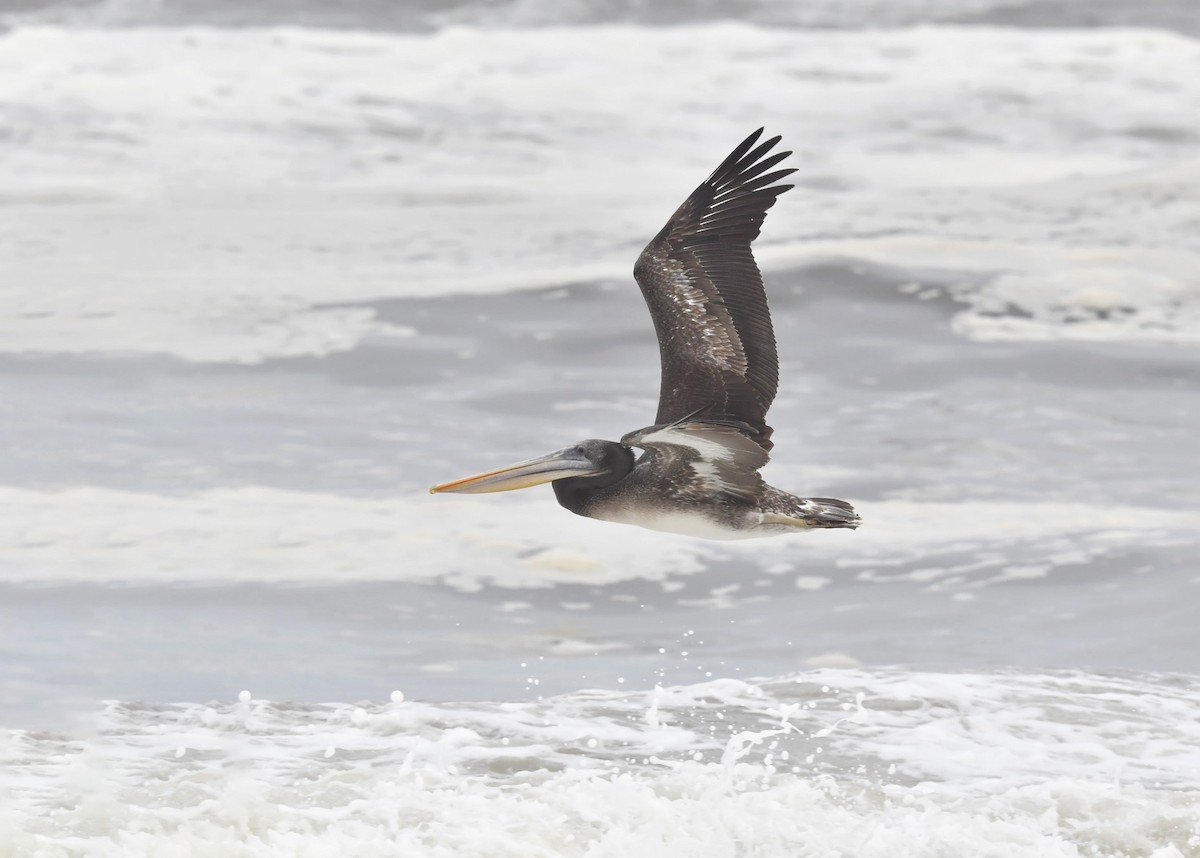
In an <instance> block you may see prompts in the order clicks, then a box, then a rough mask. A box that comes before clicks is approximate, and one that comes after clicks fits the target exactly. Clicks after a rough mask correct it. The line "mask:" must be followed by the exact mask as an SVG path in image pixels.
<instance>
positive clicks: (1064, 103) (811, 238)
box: [0, 24, 1200, 362]
mask: <svg viewBox="0 0 1200 858" xmlns="http://www.w3.org/2000/svg"><path fill="white" fill-rule="evenodd" d="M631 58H632V59H631ZM263 69H271V70H272V71H271V73H270V74H264V73H263V72H262V70H263ZM681 69H686V70H687V73H686V74H681V73H680V70H681ZM947 70H953V73H947ZM597 80H603V81H604V84H605V85H604V86H603V87H600V88H597V87H595V86H594V85H593V84H594V82H595V81H597ZM0 104H2V105H4V107H3V119H4V123H5V127H6V128H7V129H8V135H9V139H10V140H19V141H22V144H21V145H16V146H14V145H10V146H7V147H5V148H3V149H0V175H2V176H3V179H0V200H3V201H4V205H2V206H0V240H2V241H3V242H4V244H5V247H6V258H5V260H4V266H5V271H4V281H5V289H3V290H0V319H6V320H8V321H6V322H5V323H4V324H3V327H2V328H0V348H3V349H5V350H8V351H24V350H59V351H104V352H161V353H167V354H172V355H178V356H179V357H182V358H185V359H187V360H194V361H243V362H251V361H258V360H262V359H264V358H267V357H271V356H275V355H294V354H309V353H312V354H324V353H328V352H329V351H334V350H343V349H347V348H352V347H353V346H354V345H355V344H356V343H358V342H360V341H362V339H363V338H366V337H371V336H392V335H397V334H400V335H402V334H404V333H405V332H406V331H407V329H406V328H404V327H400V328H392V327H389V326H386V325H381V324H380V323H379V322H378V321H376V320H375V319H373V318H372V316H371V313H370V312H369V311H363V310H357V309H347V308H345V307H344V306H341V307H339V306H329V305H340V304H344V303H345V302H352V301H363V300H367V299H372V298H380V297H387V296H403V295H432V294H444V293H446V292H449V291H453V292H472V291H474V292H480V291H495V290H501V289H515V288H529V287H531V286H539V285H549V284H553V283H561V282H566V281H570V280H579V279H590V278H594V277H608V276H613V277H622V278H624V277H627V276H628V271H629V268H630V266H631V263H632V260H633V258H634V256H635V255H636V253H637V251H638V249H639V248H640V247H641V245H642V243H643V242H644V241H645V240H646V239H647V237H648V236H649V235H652V234H653V232H654V231H655V230H657V229H658V228H659V226H660V225H661V223H662V221H663V219H664V218H665V217H666V216H667V214H668V213H669V212H670V211H671V210H672V209H673V208H674V206H675V205H676V204H677V203H678V201H679V199H680V198H682V196H683V195H684V194H686V193H687V192H688V191H689V190H690V189H691V188H692V187H693V186H694V185H695V184H696V182H697V181H698V179H699V178H700V177H702V176H703V175H705V174H706V173H707V172H708V171H709V170H711V168H712V167H713V165H714V164H715V163H716V161H717V160H719V158H720V157H721V156H722V155H723V154H724V153H725V152H726V151H728V149H729V148H730V147H731V146H732V145H733V144H734V143H735V142H736V141H737V140H738V139H740V137H741V136H742V135H743V134H745V133H746V132H747V131H748V130H749V129H751V128H754V127H756V126H757V125H759V124H761V123H763V122H764V121H766V119H767V118H769V120H770V122H769V125H770V126H771V130H772V131H776V132H780V133H783V134H785V136H786V139H787V141H788V145H790V146H793V147H794V148H796V149H797V154H796V157H795V158H793V159H792V163H793V164H794V165H795V166H798V167H799V168H800V172H799V173H798V174H797V175H796V180H797V181H798V183H799V185H800V187H799V189H798V190H797V191H796V192H794V193H791V194H789V195H788V196H787V197H786V198H785V199H784V201H783V202H781V204H780V205H779V206H776V208H775V209H774V210H773V211H772V213H771V218H770V220H769V222H768V224H767V229H766V234H765V235H764V238H763V245H764V249H766V250H767V253H766V254H765V256H766V257H770V255H771V254H770V250H769V245H771V244H776V245H779V246H781V247H787V248H791V250H790V251H788V252H789V253H791V254H792V255H795V254H805V253H808V254H810V255H811V253H812V252H815V249H816V247H817V246H818V245H819V244H821V243H822V242H825V241H827V240H829V238H830V237H835V238H842V239H847V238H848V239H853V240H854V241H856V242H858V246H860V247H861V248H863V252H864V253H866V254H867V255H868V256H875V257H878V256H880V255H884V256H888V255H889V254H891V253H892V252H893V251H894V250H895V244H894V239H895V237H907V238H905V240H911V241H913V242H915V243H914V244H912V245H910V247H916V246H917V245H918V244H920V245H921V246H922V247H923V248H924V249H925V251H926V252H923V253H921V254H919V255H918V256H917V257H916V258H914V259H912V260H911V261H912V262H914V263H915V264H916V267H918V268H925V269H928V268H944V267H947V264H948V259H949V258H950V257H957V258H956V264H957V265H960V266H961V270H963V271H967V272H974V273H997V272H1004V273H1006V274H1007V275H1009V276H1008V277H1007V278H1000V279H997V280H994V281H992V284H991V285H989V286H987V287H985V290H984V292H983V293H981V296H980V297H979V298H978V299H975V298H972V297H970V296H968V301H970V302H971V308H970V309H969V310H968V312H967V315H966V316H964V318H963V319H962V320H961V322H960V325H959V330H960V331H962V332H963V333H966V334H968V335H971V336H978V337H981V338H996V337H1001V336H1003V337H1026V338H1028V337H1032V338H1044V337H1050V336H1066V337H1076V336H1078V337H1087V338H1097V337H1106V338H1122V339H1146V338H1148V339H1174V340H1180V341H1188V342H1193V341H1195V339H1196V338H1197V336H1198V335H1197V333H1196V331H1197V329H1198V327H1200V326H1198V325H1197V320H1196V317H1195V311H1194V307H1195V305H1196V304H1197V303H1198V295H1197V289H1200V287H1197V285H1196V283H1197V281H1198V280H1200V278H1198V277H1197V272H1198V271H1200V252H1198V251H1197V249H1196V247H1197V245H1196V242H1195V236H1194V224H1195V220H1196V217H1197V213H1198V212H1200V178H1198V177H1200V169H1197V166H1198V164H1200V152H1198V149H1200V141H1198V138H1197V134H1196V131H1195V128H1194V127H1193V126H1194V123H1193V122H1192V117H1194V116H1196V115H1197V114H1200V45H1198V44H1197V43H1196V41H1195V40H1192V39H1188V38H1186V37H1183V36H1179V35H1173V34H1169V33H1165V32H1151V31H1138V30H1128V29H1104V30H1089V31H1078V32H1072V31H1041V32H1038V31H1029V30H1024V31H1007V30H1002V29H993V28H937V27H933V28H929V27H923V28H915V29H909V30H896V31H869V32H830V31H820V32H806V31H800V30H787V29H773V28H767V27H753V26H742V25H733V24H710V25H704V26H681V27H673V28H663V29H639V28H636V27H623V26H609V27H578V28H571V27H565V28H557V29H536V30H520V29H514V30H504V31H488V30H473V29H462V28H448V29H444V30H440V31H437V32H435V33H430V34H366V33H354V32H345V31H341V32H332V31H329V32H326V31H319V30H300V29H272V30H254V29H246V30H236V31H228V30H227V31H220V30H209V29H204V28H191V29H168V28H151V27H148V28H137V29H125V30H93V31H88V30H70V29H65V28H54V27H18V28H16V29H14V30H12V31H10V32H7V33H5V34H4V36H3V38H2V39H0ZM731 105H734V107H732V108H731ZM876 238H878V242H876ZM844 246H846V247H849V246H850V245H844ZM973 250H978V251H980V252H979V253H978V254H976V253H973V252H966V251H973ZM1078 254H1090V255H1092V256H1093V257H1094V258H1093V260H1092V261H1091V262H1087V263H1081V262H1080V261H1079V260H1078V259H1075V258H1074V257H1075V256H1077V255H1078ZM891 258H892V259H893V260H894V259H895V257H894V256H892V257H891ZM979 279H980V278H978V277H976V278H973V279H972V282H978V281H979ZM1114 284H1115V285H1114ZM1098 290H1103V294H1101V292H1100V291H1098ZM1114 301H1119V302H1120V307H1122V308H1124V307H1127V306H1131V307H1132V313H1130V312H1126V311H1125V310H1120V312H1117V313H1115V314H1112V313H1108V314H1105V313H1098V312H1096V309H1097V307H1103V308H1106V307H1109V306H1110V305H1111V304H1112V302H1114ZM1130 301H1132V302H1133V303H1132V304H1130V303H1129V302H1130ZM997 304H1001V305H1004V306H1008V305H1009V304H1011V305H1013V307H1014V308H1015V310H1016V311H1017V312H1015V313H1012V314H1010V315H1017V316H1022V315H1024V316H1028V317H1030V318H1029V319H1024V318H1023V319H1020V320H1018V321H1015V322H1014V321H1012V320H1010V319H1007V318H1005V319H999V320H995V319H994V318H993V317H992V315H990V313H989V312H988V308H993V307H995V306H996V305H997ZM1064 308H1065V309H1064ZM1077 310H1082V311H1083V313H1084V317H1083V318H1082V319H1081V320H1080V319H1077V318H1076V315H1077V313H1076V311H1077Z"/></svg>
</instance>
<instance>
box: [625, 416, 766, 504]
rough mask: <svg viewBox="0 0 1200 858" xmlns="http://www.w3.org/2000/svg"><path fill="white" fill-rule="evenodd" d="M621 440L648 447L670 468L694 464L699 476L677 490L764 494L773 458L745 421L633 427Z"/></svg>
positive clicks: (743, 495) (748, 496) (750, 497)
mask: <svg viewBox="0 0 1200 858" xmlns="http://www.w3.org/2000/svg"><path fill="white" fill-rule="evenodd" d="M621 443H622V444H626V445H628V446H630V447H640V448H642V449H643V450H645V451H646V455H647V456H650V457H652V458H654V459H656V460H657V463H658V464H659V466H660V467H661V468H662V469H663V470H664V471H670V470H671V466H672V465H673V464H674V463H676V462H685V463H687V464H688V465H690V466H691V470H692V474H693V475H694V479H692V480H689V481H687V482H685V483H682V484H678V485H676V486H675V489H676V491H679V492H683V493H687V492H695V493H696V496H697V497H698V498H713V497H717V496H719V495H721V494H727V495H733V496H735V497H739V498H742V499H744V500H749V501H754V500H757V499H758V498H759V497H760V496H761V494H762V489H763V481H762V477H760V476H759V474H758V470H759V468H761V467H762V466H763V465H765V464H766V463H767V459H768V454H767V451H766V450H765V449H763V447H762V445H761V444H760V443H758V442H757V441H756V440H754V439H753V438H752V437H750V436H749V435H747V434H746V432H745V431H744V430H743V429H742V428H740V427H739V426H733V425H727V424H723V423H709V422H700V421H692V422H683V423H674V424H671V425H669V426H650V427H647V428H645V429H639V430H638V431H636V432H630V433H629V434H628V435H626V436H625V437H624V438H622V439H621Z"/></svg>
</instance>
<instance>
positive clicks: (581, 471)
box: [429, 447, 601, 495]
mask: <svg viewBox="0 0 1200 858" xmlns="http://www.w3.org/2000/svg"><path fill="white" fill-rule="evenodd" d="M600 472H601V469H600V468H598V467H596V465H595V463H594V462H592V461H591V460H589V459H588V458H586V457H585V456H584V455H583V451H582V450H580V449H579V448H578V447H567V448H566V449H563V450H558V451H557V452H554V453H550V454H549V455H547V456H539V457H538V458H536V459H530V460H529V461H527V462H518V463H517V464H515V465H509V466H508V467H507V468H500V469H499V470H498V471H488V472H487V473H485V474H478V475H476V476H474V477H466V478H464V479H461V480H454V481H453V482H450V483H442V484H441V485H440V486H434V487H433V488H431V489H430V490H429V491H430V493H431V494H437V493H438V492H458V493H460V494H476V495H478V494H484V493H486V492H507V491H512V490H513V489H527V488H529V487H530V486H540V485H541V484H542V483H549V482H552V481H553V480H561V479H563V478H564V477H587V476H592V475H595V474H598V473H600Z"/></svg>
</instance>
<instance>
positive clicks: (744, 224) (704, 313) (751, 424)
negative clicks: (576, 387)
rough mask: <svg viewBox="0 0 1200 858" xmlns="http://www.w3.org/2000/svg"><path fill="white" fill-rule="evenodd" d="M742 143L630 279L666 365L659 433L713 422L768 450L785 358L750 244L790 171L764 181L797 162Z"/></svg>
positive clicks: (768, 145)
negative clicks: (738, 429) (690, 422)
mask: <svg viewBox="0 0 1200 858" xmlns="http://www.w3.org/2000/svg"><path fill="white" fill-rule="evenodd" d="M762 133H763V130H762V129H761V128H760V129H758V130H757V131H755V132H754V133H753V134H751V135H750V136H749V137H747V138H746V139H745V140H744V141H742V143H741V145H740V146H738V147H737V148H736V149H734V150H733V152H731V153H730V155H729V157H728V158H726V159H725V160H724V161H723V162H722V163H721V165H720V166H719V167H717V169H716V170H714V171H713V174H712V175H711V176H709V177H708V179H706V180H705V181H704V182H703V183H702V184H701V185H700V187H698V188H696V190H694V191H692V194H691V196H689V197H688V198H687V199H686V200H684V203H683V205H681V206H680V207H679V208H678V209H677V210H676V211H675V214H673V215H671V219H670V220H669V221H667V224H666V226H664V227H663V228H662V229H661V230H660V231H659V233H658V235H656V236H655V237H654V239H653V240H652V241H651V242H650V243H649V244H648V245H646V248H645V250H643V251H642V254H641V256H639V257H638V261H637V264H636V265H634V267H633V276H634V278H635V279H636V280H637V282H638V285H639V286H640V287H641V289H642V295H644V296H645V298H646V304H647V305H649V307H650V316H651V318H653V319H654V329H655V331H656V332H657V334H658V347H659V352H660V356H661V359H662V383H661V387H660V390H659V397H658V415H657V416H656V417H655V422H656V423H658V424H660V425H661V424H668V423H675V422H677V421H680V420H685V419H690V418H696V417H699V418H702V419H703V418H711V419H716V420H722V421H735V422H738V423H742V424H744V425H745V426H746V427H747V429H748V430H749V431H750V433H751V436H752V437H753V438H754V440H755V441H757V442H758V443H759V444H760V445H762V447H763V449H765V450H770V449H771V440H770V439H771V427H769V426H767V424H766V415H767V409H769V408H770V407H771V403H772V401H774V399H775V391H776V389H777V388H778V386H779V358H778V356H777V355H776V352H775V332H774V329H773V328H772V326H771V313H770V310H768V309H767V296H766V292H765V291H764V290H763V282H762V275H761V274H760V273H759V271H758V265H757V264H756V263H755V261H754V253H753V252H752V251H751V249H750V243H751V242H752V241H754V239H756V238H758V233H759V230H760V229H761V228H762V224H763V221H764V220H765V219H766V216H767V209H769V208H771V206H773V205H775V200H776V199H777V198H778V196H779V195H780V194H782V193H783V192H784V191H787V190H789V189H790V188H791V187H792V185H777V184H774V183H775V182H777V181H779V180H780V179H782V178H784V177H785V176H789V175H791V174H792V173H794V172H796V171H795V170H794V169H788V170H776V171H774V172H770V173H769V172H767V171H768V170H770V169H771V168H772V167H774V166H775V165H776V164H778V163H779V162H780V161H782V160H783V159H784V158H786V157H787V156H788V155H791V154H792V153H791V152H777V153H775V154H774V155H770V156H769V157H766V156H767V153H768V152H770V151H771V149H773V148H774V147H775V144H777V143H778V142H779V140H780V138H779V137H772V138H771V139H770V140H767V141H766V142H764V143H762V144H760V145H758V146H757V147H755V143H757V142H758V139H759V138H760V137H761V136H762Z"/></svg>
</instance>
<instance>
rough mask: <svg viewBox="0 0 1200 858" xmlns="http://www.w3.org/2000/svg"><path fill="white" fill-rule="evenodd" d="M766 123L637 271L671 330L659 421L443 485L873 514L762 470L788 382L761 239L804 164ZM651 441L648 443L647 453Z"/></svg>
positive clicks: (764, 512) (620, 514) (648, 503)
mask: <svg viewBox="0 0 1200 858" xmlns="http://www.w3.org/2000/svg"><path fill="white" fill-rule="evenodd" d="M762 133H763V129H761V128H760V129H758V130H757V131H755V132H754V133H753V134H751V135H750V136H749V137H747V138H746V139H745V140H743V141H742V143H741V144H740V145H739V146H738V147H737V148H736V149H734V150H733V152H731V153H730V154H729V157H727V158H726V159H725V160H724V161H722V162H721V165H720V166H719V167H717V169H716V170H715V171H713V174H712V175H711V176H709V177H708V179H707V180H705V181H704V182H703V183H702V184H701V185H700V186H699V187H698V188H696V190H695V191H693V192H692V194H691V196H689V197H688V198H687V199H686V200H684V202H683V205H681V206H680V207H679V208H678V209H677V210H676V212H675V214H673V215H672V216H671V219H670V220H668V221H667V224H666V226H664V227H663V228H662V230H661V231H660V232H659V233H658V235H656V236H654V238H653V239H652V240H651V241H650V243H649V244H648V245H646V249H645V250H643V251H642V253H641V256H639V257H638V260H637V263H636V264H635V265H634V268H633V276H634V279H636V280H637V283H638V286H639V287H641V290H642V295H643V297H645V299H646V304H647V305H649V308H650V315H651V317H652V318H653V319H654V330H655V332H656V333H657V335H658V348H659V356H660V359H661V364H662V382H661V387H660V390H659V397H658V415H657V416H656V417H655V422H654V425H653V426H648V427H646V428H645V429H638V430H637V431H636V432H630V433H629V434H628V435H626V436H625V437H623V438H622V439H621V441H620V443H616V442H613V441H601V440H596V439H592V440H587V441H581V442H579V443H578V444H574V445H572V446H570V447H565V448H563V449H561V450H558V451H556V452H553V453H550V454H548V455H545V456H539V457H538V458H536V459H529V460H528V461H525V462H519V463H517V464H515V465H509V466H508V467H506V468H500V469H499V470H495V471H488V472H486V473H483V474H479V475H477V476H474V477H466V478H464V479H461V480H455V481H453V482H449V483H442V484H441V485H437V486H434V487H433V488H431V489H430V492H435V493H436V492H458V493H483V492H502V491H508V490H510V489H523V488H528V487H530V486H536V485H540V484H542V483H552V484H553V488H554V494H555V496H556V497H557V498H558V502H559V503H560V504H561V505H562V506H564V507H566V508H567V509H569V510H570V511H571V512H573V513H575V514H576V515H582V516H587V517H589V518H597V519H601V520H603V521H613V522H619V523H623V524H633V525H637V526H639V527H645V528H649V529H651V530H660V531H666V532H670V533H682V534H686V535H689V536H697V537H702V538H706V539H748V538H753V537H760V536H775V535H777V534H783V533H795V532H797V531H803V530H809V529H812V528H832V527H849V528H856V527H858V525H859V517H858V514H857V513H855V511H854V508H853V507H852V506H850V504H848V503H846V502H845V501H843V500H837V499H834V498H801V497H796V496H795V495H790V494H788V493H787V492H783V491H780V490H779V489H777V488H774V487H772V486H769V485H767V484H766V482H764V481H763V478H762V477H761V476H760V475H759V470H760V469H761V468H762V467H763V465H765V464H766V463H767V460H768V458H769V456H770V452H771V447H772V443H771V431H772V430H771V427H770V426H768V425H767V423H766V416H767V409H769V408H770V407H771V402H772V401H773V400H774V399H775V391H776V389H777V388H778V386H779V359H778V356H777V354H776V351H775V332H774V330H773V328H772V325H771V314H770V312H769V311H768V309H767V296H766V292H765V291H764V290H763V282H762V275H761V274H760V273H759V270H758V265H757V264H756V263H755V261H754V254H753V253H752V252H751V250H750V244H751V242H753V241H754V239H755V238H757V237H758V233H759V230H760V229H761V228H762V224H763V221H764V220H765V219H766V215H767V209H769V208H771V206H773V205H775V200H776V198H778V196H779V195H780V194H782V193H783V192H784V191H787V190H789V189H790V188H791V187H792V185H781V184H777V182H778V181H779V180H780V179H782V178H784V177H785V176H788V175H790V174H791V173H794V172H795V170H787V169H785V170H774V171H772V170H771V168H773V167H774V166H776V165H777V164H778V163H779V162H780V161H782V160H783V159H784V158H786V157H787V156H788V155H790V154H792V153H791V152H776V153H775V154H769V153H770V152H771V150H772V149H774V148H775V145H776V144H777V143H778V142H779V140H780V138H779V137H772V138H771V139H769V140H766V141H764V142H762V143H759V139H760V138H761V137H762ZM635 449H636V450H641V451H642V452H641V454H640V455H638V454H637V453H635Z"/></svg>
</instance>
